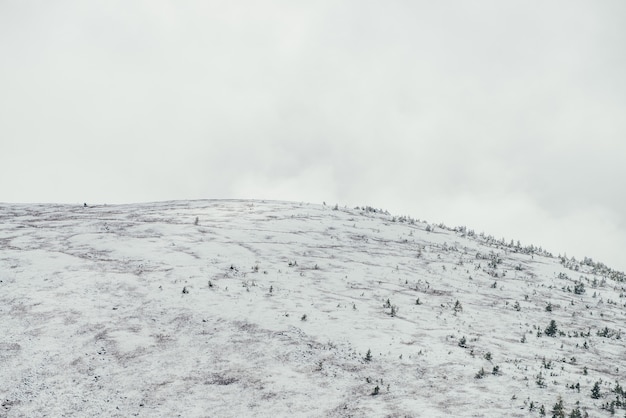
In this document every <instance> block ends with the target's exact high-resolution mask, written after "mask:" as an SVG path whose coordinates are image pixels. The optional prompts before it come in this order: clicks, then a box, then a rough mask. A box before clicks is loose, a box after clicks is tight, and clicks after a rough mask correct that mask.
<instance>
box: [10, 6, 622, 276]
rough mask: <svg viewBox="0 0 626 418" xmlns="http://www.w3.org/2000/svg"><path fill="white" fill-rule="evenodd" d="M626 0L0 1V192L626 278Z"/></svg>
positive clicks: (27, 198) (17, 198)
mask: <svg viewBox="0 0 626 418" xmlns="http://www.w3.org/2000/svg"><path fill="white" fill-rule="evenodd" d="M625 17H626V3H624V2H622V1H603V2H582V1H550V2H542V3H528V2H521V1H510V2H501V1H478V2H460V1H458V2H425V1H423V2H404V1H389V2H373V1H345V2H336V1H332V2H331V1H321V2H298V1H294V2H280V1H269V2H253V1H243V2H221V1H220V2H218V1H209V2H200V1H183V2H168V1H154V2H121V1H119V2H116V1H108V2H78V1H77V2H70V1H60V2H35V1H33V2H18V1H4V2H1V3H0V56H1V57H3V58H2V65H0V91H2V94H1V95H0V141H1V142H0V191H1V193H2V194H1V195H0V200H3V201H24V202H27V201H54V202H59V201H67V202H82V201H84V200H86V201H95V202H108V203H116V202H135V201H146V200H164V199H176V198H204V197H241V198H266V199H281V200H303V201H313V202H321V201H322V200H326V201H328V202H332V203H334V202H338V203H340V204H343V203H345V204H348V205H362V204H371V205H374V206H381V207H385V208H387V209H389V210H391V211H393V212H395V213H400V214H410V215H412V216H414V217H419V218H423V219H428V220H431V221H435V222H439V221H443V222H445V223H447V224H450V225H455V224H467V225H468V226H469V227H473V228H475V229H477V230H484V231H485V232H487V233H491V234H494V235H504V236H505V237H507V238H514V239H518V238H519V239H521V240H522V241H525V242H526V243H531V242H532V243H534V244H537V245H542V246H544V247H547V248H548V249H549V250H552V251H555V252H559V251H567V252H568V255H576V256H577V257H581V256H583V255H588V256H591V257H593V258H594V259H600V260H602V261H605V262H607V263H608V264H611V265H614V266H616V267H617V268H620V269H626V261H624V260H623V256H622V255H621V253H622V251H623V250H624V249H626V221H625V219H626V197H625V194H624V192H623V191H622V190H623V187H622V186H623V183H624V179H626V168H625V165H624V164H623V162H622V160H623V159H624V156H626V145H625V142H624V138H625V134H626V118H625V117H624V115H625V114H626V83H625V82H624V76H623V74H626V48H624V40H625V39H626V27H625V26H624V25H623V21H624V18H625Z"/></svg>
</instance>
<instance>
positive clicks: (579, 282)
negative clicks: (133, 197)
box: [0, 201, 626, 417]
mask: <svg viewBox="0 0 626 418" xmlns="http://www.w3.org/2000/svg"><path fill="white" fill-rule="evenodd" d="M0 245H1V247H0V248H1V251H0V399H1V400H2V406H1V407H0V416H7V417H22V416H28V417H36V416H55V417H56V416H85V417H87V416H119V417H128V416H145V417H148V416H151V417H152V416H154V417H172V416H180V417H205V416H206V417H242V416H258V417H265V416H267V417H276V416H303V417H318V416H331V417H348V416H354V417H382V416H398V417H403V416H412V417H420V416H422V417H444V416H456V417H471V416H476V417H482V416H485V417H517V416H520V417H522V416H524V417H526V416H540V408H541V407H542V405H543V408H544V410H545V411H546V414H547V416H552V409H553V406H554V405H555V404H556V403H557V402H558V401H559V399H561V400H562V403H563V406H564V414H565V416H570V415H572V416H577V415H576V411H580V413H581V416H584V415H585V413H587V414H588V415H589V416H591V417H596V416H611V412H610V411H609V409H613V410H614V411H615V414H616V415H617V416H624V413H625V410H624V409H622V408H626V406H622V401H623V400H624V393H623V392H622V391H621V389H620V387H617V390H616V382H619V383H620V384H626V360H625V359H626V350H625V344H624V335H623V334H624V323H625V322H624V321H625V319H626V316H625V313H626V309H625V307H626V299H625V298H624V288H625V287H626V282H625V281H624V275H623V274H621V273H619V272H615V271H613V270H611V269H609V268H607V267H606V266H604V265H602V264H599V263H594V262H593V261H592V260H583V262H579V261H576V260H573V259H567V258H566V257H559V256H551V255H550V254H548V253H547V252H546V251H544V250H542V249H540V248H535V247H532V246H531V247H523V246H521V245H519V244H518V243H506V242H504V241H503V240H500V241H498V240H495V239H493V238H491V237H485V236H483V235H480V236H478V235H476V234H474V233H473V232H472V231H469V230H466V229H465V228H455V229H451V228H446V227H445V226H443V225H440V226H434V225H429V224H427V223H424V222H419V221H414V220H413V219H411V218H406V217H400V218H397V217H393V216H391V215H389V214H387V213H385V212H382V211H377V210H373V209H372V208H355V209H352V208H339V207H331V206H325V205H311V204H298V203H285V202H260V201H191V202H187V201H180V202H162V203H150V204H136V205H115V206H94V207H87V208H84V207H81V206H71V205H16V204H4V205H0ZM562 250H566V249H562ZM457 301H458V303H457ZM552 320H554V321H555V325H556V326H557V329H556V332H555V333H554V336H549V335H546V329H547V328H548V327H549V325H550V322H551V321H552ZM548 333H550V332H548ZM368 350H370V354H371V358H366V357H367V352H368ZM481 369H482V370H483V371H484V375H483V374H482V373H481ZM596 383H598V385H597V388H596V391H595V393H594V395H597V396H596V398H594V397H592V389H593V387H594V385H595V384H596ZM376 388H377V389H376ZM598 389H599V390H598ZM376 392H377V394H375V393H376ZM611 402H612V404H611ZM576 408H579V409H576Z"/></svg>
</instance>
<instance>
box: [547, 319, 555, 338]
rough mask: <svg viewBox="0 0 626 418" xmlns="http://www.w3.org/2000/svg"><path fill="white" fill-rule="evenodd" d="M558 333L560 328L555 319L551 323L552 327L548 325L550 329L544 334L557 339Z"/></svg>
mask: <svg viewBox="0 0 626 418" xmlns="http://www.w3.org/2000/svg"><path fill="white" fill-rule="evenodd" d="M557 332H558V328H557V326H556V321H555V320H554V319H553V320H551V321H550V325H548V328H546V330H545V331H544V333H545V334H546V335H547V336H549V337H556V334H557Z"/></svg>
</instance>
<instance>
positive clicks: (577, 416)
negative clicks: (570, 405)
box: [569, 407, 583, 418]
mask: <svg viewBox="0 0 626 418" xmlns="http://www.w3.org/2000/svg"><path fill="white" fill-rule="evenodd" d="M569 418H583V414H582V413H581V412H580V408H579V407H576V408H575V409H572V412H570V414H569Z"/></svg>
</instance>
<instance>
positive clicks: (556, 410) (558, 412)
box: [552, 396, 565, 418]
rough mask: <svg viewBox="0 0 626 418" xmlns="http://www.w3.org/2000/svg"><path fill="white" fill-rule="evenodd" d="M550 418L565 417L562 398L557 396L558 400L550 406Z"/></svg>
mask: <svg viewBox="0 0 626 418" xmlns="http://www.w3.org/2000/svg"><path fill="white" fill-rule="evenodd" d="M552 418H565V410H564V409H563V399H561V397H560V396H559V400H558V401H557V403H555V404H554V406H553V407H552Z"/></svg>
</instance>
